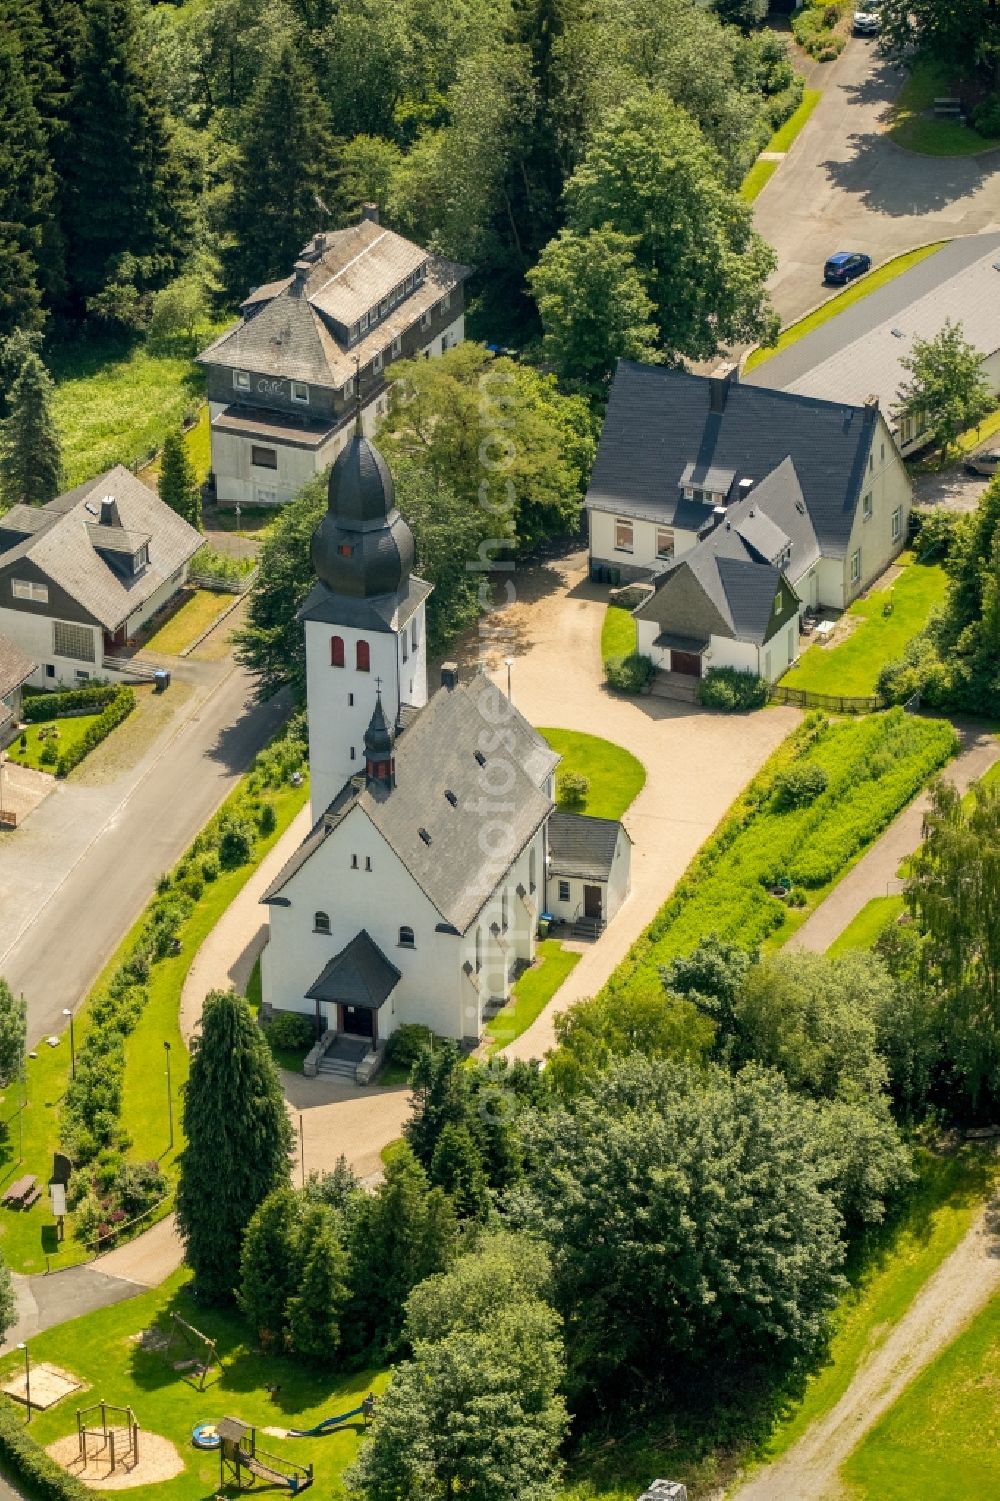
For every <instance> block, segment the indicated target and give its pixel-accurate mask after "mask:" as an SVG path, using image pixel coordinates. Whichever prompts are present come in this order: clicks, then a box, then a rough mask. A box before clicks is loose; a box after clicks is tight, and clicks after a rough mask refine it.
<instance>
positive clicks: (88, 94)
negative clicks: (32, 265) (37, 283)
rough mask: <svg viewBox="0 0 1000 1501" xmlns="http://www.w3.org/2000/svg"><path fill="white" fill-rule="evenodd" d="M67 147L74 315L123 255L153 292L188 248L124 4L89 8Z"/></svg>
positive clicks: (173, 161)
mask: <svg viewBox="0 0 1000 1501" xmlns="http://www.w3.org/2000/svg"><path fill="white" fill-rule="evenodd" d="M68 139H69V140H70V141H71V142H72V149H71V150H68V151H67V152H66V154H65V162H64V165H63V176H64V179H65V182H64V189H65V191H64V206H63V226H64V231H65V235H66V241H67V244H66V251H67V266H68V270H69V275H70V281H71V293H72V296H73V299H74V306H75V308H76V310H77V311H78V312H79V311H82V308H83V306H84V304H85V303H86V300H87V298H89V297H93V296H94V295H95V294H96V293H98V292H100V290H101V288H102V287H103V286H104V284H105V282H106V281H107V279H108V276H109V274H110V269H111V263H112V262H113V260H114V258H115V257H116V256H118V255H120V254H122V253H123V252H126V251H127V252H129V253H130V254H131V255H133V256H134V257H135V258H136V261H137V262H138V263H139V266H140V267H141V270H142V275H143V278H144V284H145V286H146V287H147V288H149V287H156V286H159V285H162V284H163V282H165V281H167V280H169V278H170V275H171V274H172V273H173V271H174V270H175V269H176V265H177V262H178V259H179V257H180V254H181V252H182V251H183V250H184V249H185V248H186V247H187V245H188V242H189V240H190V234H191V203H190V194H189V192H188V191H187V185H186V184H185V182H184V180H183V176H182V174H181V172H180V170H179V165H178V161H177V158H176V154H175V152H174V148H173V143H172V140H171V136H170V129H169V124H168V121H167V116H166V111H165V108H164V105H163V102H162V98H161V95H160V91H159V88H158V86H157V82H156V80H155V78H154V77H153V76H152V73H151V71H150V69H149V67H148V65H147V63H146V60H145V56H144V51H143V40H142V35H141V32H140V30H139V27H138V22H137V12H136V9H135V6H134V3H133V0H88V4H87V10H86V28H85V32H84V35H83V39H82V42H81V46H80V56H79V67H78V71H77V76H76V80H75V84H74V87H73V91H72V95H71V97H70V100H69V106H68Z"/></svg>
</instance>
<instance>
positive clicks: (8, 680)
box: [0, 636, 35, 750]
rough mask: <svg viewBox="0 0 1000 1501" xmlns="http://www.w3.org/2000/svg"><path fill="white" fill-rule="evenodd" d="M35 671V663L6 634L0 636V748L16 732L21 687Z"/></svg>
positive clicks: (19, 715) (8, 741)
mask: <svg viewBox="0 0 1000 1501" xmlns="http://www.w3.org/2000/svg"><path fill="white" fill-rule="evenodd" d="M34 671H35V663H34V662H33V661H32V660H31V658H30V657H26V656H25V654H24V652H23V651H21V649H20V647H18V646H15V645H14V643H13V641H9V640H8V639H7V637H6V636H0V750H3V748H4V746H6V745H9V744H10V742H11V741H12V740H13V738H14V736H15V734H16V733H17V725H18V721H19V720H20V717H21V689H22V688H23V687H24V685H25V683H26V682H27V681H28V679H29V678H30V677H31V675H32V673H33V672H34Z"/></svg>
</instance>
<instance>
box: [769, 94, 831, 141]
mask: <svg viewBox="0 0 1000 1501" xmlns="http://www.w3.org/2000/svg"><path fill="white" fill-rule="evenodd" d="M822 97H823V90H822V89H806V90H805V92H804V93H803V95H802V103H801V104H800V105H799V107H798V109H797V110H796V111H795V113H794V114H792V115H789V117H788V119H787V120H786V121H785V123H784V125H781V126H779V127H778V129H777V130H776V131H775V132H774V135H773V136H772V137H771V139H770V140H769V141H768V143H767V146H766V147H765V150H766V151H787V150H788V149H789V147H790V146H791V144H792V142H793V141H794V140H795V138H796V136H797V135H798V134H799V131H800V130H801V129H802V127H803V126H804V125H805V123H806V121H807V120H808V119H809V116H810V115H811V114H812V112H813V110H814V109H815V108H816V106H817V104H818V103H819V101H820V100H821V99H822Z"/></svg>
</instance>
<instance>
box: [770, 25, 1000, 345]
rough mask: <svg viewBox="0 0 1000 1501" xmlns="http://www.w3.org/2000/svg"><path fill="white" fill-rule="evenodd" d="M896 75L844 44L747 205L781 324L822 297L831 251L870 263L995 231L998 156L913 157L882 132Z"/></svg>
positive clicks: (999, 206) (871, 48) (857, 41)
mask: <svg viewBox="0 0 1000 1501" xmlns="http://www.w3.org/2000/svg"><path fill="white" fill-rule="evenodd" d="M902 77H903V75H902V73H901V72H900V70H899V69H897V68H894V67H893V66H892V65H890V64H889V63H886V62H884V61H882V60H881V59H880V58H879V57H878V55H877V53H876V51H875V45H874V43H873V42H870V41H865V40H862V39H861V38H852V39H851V40H850V41H849V42H848V44H847V46H846V47H845V48H844V51H843V52H842V53H841V55H840V57H839V58H838V59H837V61H836V62H833V63H825V64H823V65H821V66H819V67H817V68H816V70H815V76H814V77H813V78H812V79H811V80H810V81H811V83H812V84H813V85H814V86H815V87H816V88H819V89H822V90H823V97H822V99H821V100H820V102H819V104H818V105H817V106H816V109H815V110H814V112H813V114H812V116H811V118H810V120H809V121H808V123H807V124H806V126H805V128H804V129H803V131H802V133H801V135H800V136H799V138H798V140H797V141H795V143H794V144H793V146H792V149H791V151H790V152H789V154H788V156H787V157H786V158H785V160H784V161H783V162H782V164H781V166H780V167H779V168H778V170H777V172H775V174H774V176H773V177H772V178H771V180H770V182H769V183H768V184H767V186H766V187H765V188H764V190H763V192H762V193H761V194H760V196H759V198H758V199H757V201H756V204H755V206H754V218H755V222H756V226H757V228H758V230H759V231H760V233H761V234H762V235H763V236H764V238H765V240H767V241H768V242H769V243H770V244H771V245H773V246H774V248H775V250H776V251H777V252H778V269H777V271H776V272H775V274H774V276H773V277H772V279H771V291H772V296H773V299H774V304H775V307H776V308H777V310H778V313H779V314H780V316H781V321H782V323H788V322H790V321H792V320H793V319H795V318H797V317H800V316H801V315H802V314H803V313H805V312H808V311H809V309H810V308H812V307H814V306H815V305H816V304H817V303H818V302H821V301H823V299H824V297H825V296H827V295H829V294H828V293H827V292H826V290H825V289H824V287H823V286H822V283H821V280H820V278H821V273H822V265H823V261H824V259H825V257H826V256H827V255H829V254H830V253H831V252H832V251H834V250H855V249H857V250H865V251H867V252H868V254H869V255H870V256H871V257H872V259H873V260H874V261H875V262H876V264H877V263H878V262H880V261H884V260H887V259H889V257H891V256H893V255H898V254H899V253H900V252H902V251H904V250H912V249H913V248H914V247H915V246H917V245H923V244H926V243H927V242H928V241H930V240H943V239H951V238H952V237H954V236H955V235H968V234H976V233H978V232H980V231H982V230H986V229H991V228H996V227H997V226H998V225H1000V153H997V152H993V153H985V154H983V155H982V156H979V157H931V156H916V155H914V154H913V153H912V152H908V151H903V150H901V149H900V148H899V147H898V146H896V145H894V143H893V142H892V141H891V140H889V138H888V137H887V136H886V134H885V125H886V121H887V117H888V111H889V106H890V104H891V103H892V101H893V99H894V97H895V95H896V94H897V92H898V90H899V87H900V83H901V81H902Z"/></svg>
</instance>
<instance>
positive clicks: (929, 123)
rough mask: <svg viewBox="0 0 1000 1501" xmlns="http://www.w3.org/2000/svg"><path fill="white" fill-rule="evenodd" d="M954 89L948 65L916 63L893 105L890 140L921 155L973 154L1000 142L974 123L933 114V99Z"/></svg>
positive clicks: (943, 95)
mask: <svg viewBox="0 0 1000 1501" xmlns="http://www.w3.org/2000/svg"><path fill="white" fill-rule="evenodd" d="M952 92H953V90H952V80H951V77H950V75H949V73H948V69H947V68H945V67H943V66H941V65H940V64H936V63H933V62H919V63H917V64H915V66H914V68H913V70H912V72H911V73H910V76H909V77H908V78H907V80H906V82H905V83H904V84H903V87H902V89H901V90H900V92H899V98H898V99H897V100H896V103H895V105H894V107H893V111H892V124H891V125H890V127H889V138H890V140H893V141H895V143H896V145H897V146H902V147H903V149H904V151H914V152H916V153H917V154H918V155H919V156H974V155H975V154H976V152H977V151H988V150H989V149H990V147H992V146H1000V138H996V137H987V136H981V135H980V134H979V132H978V131H976V130H973V128H972V126H971V125H960V124H959V122H958V121H957V120H949V119H945V118H939V117H938V116H937V115H935V114H933V109H934V100H935V99H938V98H948V97H950V96H951V94H952ZM928 111H931V113H927V112H928Z"/></svg>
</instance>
